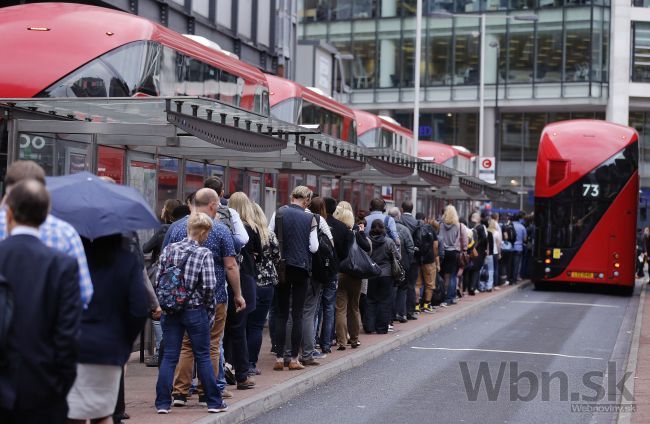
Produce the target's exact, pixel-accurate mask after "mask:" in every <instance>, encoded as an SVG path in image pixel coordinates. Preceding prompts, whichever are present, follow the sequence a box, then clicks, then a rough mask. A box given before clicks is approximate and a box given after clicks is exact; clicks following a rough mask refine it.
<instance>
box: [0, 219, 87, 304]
mask: <svg viewBox="0 0 650 424" xmlns="http://www.w3.org/2000/svg"><path fill="white" fill-rule="evenodd" d="M39 232H40V235H41V237H40V238H41V241H42V242H43V243H45V245H46V246H48V247H51V248H52V249H55V250H58V251H59V252H63V253H65V254H66V255H69V256H72V257H73V258H75V259H76V260H77V264H79V290H80V291H81V301H82V302H83V304H84V308H85V307H86V306H87V305H88V304H89V303H90V299H91V298H92V296H93V283H92V281H91V280H90V271H89V270H88V262H87V261H86V252H84V246H83V244H82V243H81V238H80V237H79V234H77V231H76V230H75V229H74V228H73V227H72V225H70V224H68V223H67V222H65V221H62V220H60V219H59V218H57V217H55V216H53V215H48V216H47V219H46V220H45V222H44V223H43V224H42V225H41V227H40V228H39ZM7 236H8V234H7V212H6V210H5V209H4V208H2V210H0V240H4V239H6V238H7Z"/></svg>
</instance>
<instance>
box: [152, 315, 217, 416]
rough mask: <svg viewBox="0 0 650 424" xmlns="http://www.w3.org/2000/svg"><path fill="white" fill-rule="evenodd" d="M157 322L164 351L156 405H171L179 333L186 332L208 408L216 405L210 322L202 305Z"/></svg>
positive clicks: (180, 338) (179, 346)
mask: <svg viewBox="0 0 650 424" xmlns="http://www.w3.org/2000/svg"><path fill="white" fill-rule="evenodd" d="M161 325H162V329H163V336H164V338H165V352H164V353H163V357H162V360H161V363H160V369H159V371H158V382H157V383H156V408H158V409H170V408H171V404H172V383H173V381H174V370H175V369H176V365H177V364H178V358H179V357H180V353H181V345H182V343H183V335H184V333H185V332H186V331H187V335H188V336H189V338H190V342H191V343H192V351H193V352H194V358H195V360H196V367H197V371H198V374H199V378H200V379H201V383H202V384H203V389H204V390H205V396H206V397H207V402H208V408H218V407H220V406H221V403H222V399H221V393H220V392H219V389H218V388H217V379H216V378H215V376H214V370H213V368H212V362H211V361H210V321H209V319H208V313H207V312H206V310H205V309H204V308H199V309H186V310H184V311H182V312H181V313H179V314H176V315H163V316H162V318H161Z"/></svg>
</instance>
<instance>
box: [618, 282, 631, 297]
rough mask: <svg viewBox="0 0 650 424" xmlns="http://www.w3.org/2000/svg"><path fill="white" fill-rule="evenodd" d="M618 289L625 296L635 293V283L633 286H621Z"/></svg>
mask: <svg viewBox="0 0 650 424" xmlns="http://www.w3.org/2000/svg"><path fill="white" fill-rule="evenodd" d="M618 290H619V293H620V294H621V295H623V296H632V295H633V294H634V284H633V285H631V286H619V288H618Z"/></svg>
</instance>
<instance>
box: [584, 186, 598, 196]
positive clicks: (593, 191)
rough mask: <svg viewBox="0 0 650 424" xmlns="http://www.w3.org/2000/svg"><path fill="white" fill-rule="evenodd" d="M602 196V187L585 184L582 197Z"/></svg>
mask: <svg viewBox="0 0 650 424" xmlns="http://www.w3.org/2000/svg"><path fill="white" fill-rule="evenodd" d="M599 195H600V185H598V184H583V185H582V197H598V196H599Z"/></svg>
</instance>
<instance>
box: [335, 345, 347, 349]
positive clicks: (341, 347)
mask: <svg viewBox="0 0 650 424" xmlns="http://www.w3.org/2000/svg"><path fill="white" fill-rule="evenodd" d="M336 350H345V346H343V345H341V346H339V347H337V348H336Z"/></svg>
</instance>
